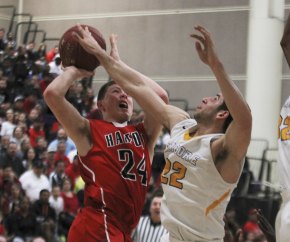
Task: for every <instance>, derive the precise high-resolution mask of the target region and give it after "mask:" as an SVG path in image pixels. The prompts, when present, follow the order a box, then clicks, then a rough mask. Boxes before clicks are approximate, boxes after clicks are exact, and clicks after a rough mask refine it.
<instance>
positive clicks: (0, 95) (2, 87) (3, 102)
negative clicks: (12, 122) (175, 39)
mask: <svg viewBox="0 0 290 242" xmlns="http://www.w3.org/2000/svg"><path fill="white" fill-rule="evenodd" d="M9 100H10V95H9V91H8V88H7V80H6V79H5V78H4V77H2V76H0V108H2V109H3V110H6V109H8V107H9V106H10V103H9Z"/></svg>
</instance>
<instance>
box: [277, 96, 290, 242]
mask: <svg viewBox="0 0 290 242" xmlns="http://www.w3.org/2000/svg"><path fill="white" fill-rule="evenodd" d="M278 172H279V180H280V185H281V187H282V192H281V196H282V204H281V207H280V210H279V212H278V214H277V217H276V225H275V230H276V241H277V242H289V241H290V96H289V97H288V99H287V100H286V102H285V104H284V105H283V107H282V109H281V112H280V120H279V137H278Z"/></svg>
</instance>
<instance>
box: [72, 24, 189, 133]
mask: <svg viewBox="0 0 290 242" xmlns="http://www.w3.org/2000/svg"><path fill="white" fill-rule="evenodd" d="M76 37H77V38H78V40H79V43H80V44H81V45H82V46H83V48H84V49H86V51H88V52H89V53H93V54H95V55H96V57H97V58H98V59H99V61H100V63H101V65H102V66H103V67H104V68H105V69H106V71H107V72H108V74H109V75H110V76H111V77H112V78H113V79H114V80H115V81H116V82H117V83H118V84H119V85H120V86H121V87H122V88H123V89H124V91H126V92H127V93H128V94H129V95H131V96H132V97H133V98H134V99H135V100H136V101H137V102H138V104H139V105H140V106H141V107H142V109H143V110H144V112H145V113H146V115H148V116H150V120H153V125H152V127H153V128H154V129H155V128H156V121H157V123H161V124H163V125H164V126H166V127H169V128H170V127H171V126H172V125H171V121H170V120H171V119H168V113H173V112H167V110H168V109H167V108H168V107H171V106H167V105H166V103H168V96H167V93H166V92H165V90H164V89H163V88H161V87H160V86H159V85H158V84H157V83H156V82H154V81H153V80H152V79H150V78H149V77H147V76H145V75H143V74H141V73H140V72H138V71H136V70H134V69H133V68H131V67H129V66H128V65H126V64H125V63H124V62H122V60H120V58H119V55H118V50H117V46H116V37H115V36H114V35H113V36H111V38H110V42H111V46H112V51H111V55H108V54H107V53H106V52H105V51H104V50H103V49H102V48H101V47H100V46H99V45H98V43H97V42H96V41H95V40H94V38H92V36H91V34H90V32H89V31H88V29H86V28H82V27H81V26H79V33H78V34H76ZM172 108H173V109H174V110H175V109H177V108H175V107H172ZM180 112H181V113H182V114H181V116H182V118H184V117H188V115H187V114H186V113H185V112H183V111H182V110H180ZM172 116H173V115H172ZM175 116H178V114H176V113H175ZM174 118H175V117H174ZM149 130H150V129H149ZM152 133H154V132H152Z"/></svg>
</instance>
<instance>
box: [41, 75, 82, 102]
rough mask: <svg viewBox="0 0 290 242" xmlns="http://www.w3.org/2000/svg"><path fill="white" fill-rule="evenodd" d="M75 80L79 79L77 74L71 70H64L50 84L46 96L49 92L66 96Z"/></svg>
mask: <svg viewBox="0 0 290 242" xmlns="http://www.w3.org/2000/svg"><path fill="white" fill-rule="evenodd" d="M75 80H77V75H76V74H74V73H73V72H71V71H65V72H63V73H62V74H61V75H59V76H58V77H56V78H55V79H54V80H53V81H52V82H51V83H50V84H49V85H48V87H47V88H46V90H45V93H44V96H46V95H45V94H46V93H48V92H49V93H52V94H53V95H55V96H59V97H64V96H65V95H66V93H67V91H68V89H69V88H70V87H71V86H72V84H73V83H74V82H75Z"/></svg>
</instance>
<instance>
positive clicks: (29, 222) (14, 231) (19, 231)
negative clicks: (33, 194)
mask: <svg viewBox="0 0 290 242" xmlns="http://www.w3.org/2000/svg"><path fill="white" fill-rule="evenodd" d="M18 206H19V209H16V210H15V211H13V212H12V213H11V214H9V215H8V216H7V219H6V220H5V227H6V230H7V233H8V235H9V236H12V237H14V238H19V239H22V240H23V241H26V240H29V239H31V238H32V237H33V236H35V235H37V232H38V231H37V227H38V226H37V221H36V216H35V214H34V213H33V212H32V211H31V210H30V201H29V198H28V197H23V198H22V199H21V200H19V204H18Z"/></svg>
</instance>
